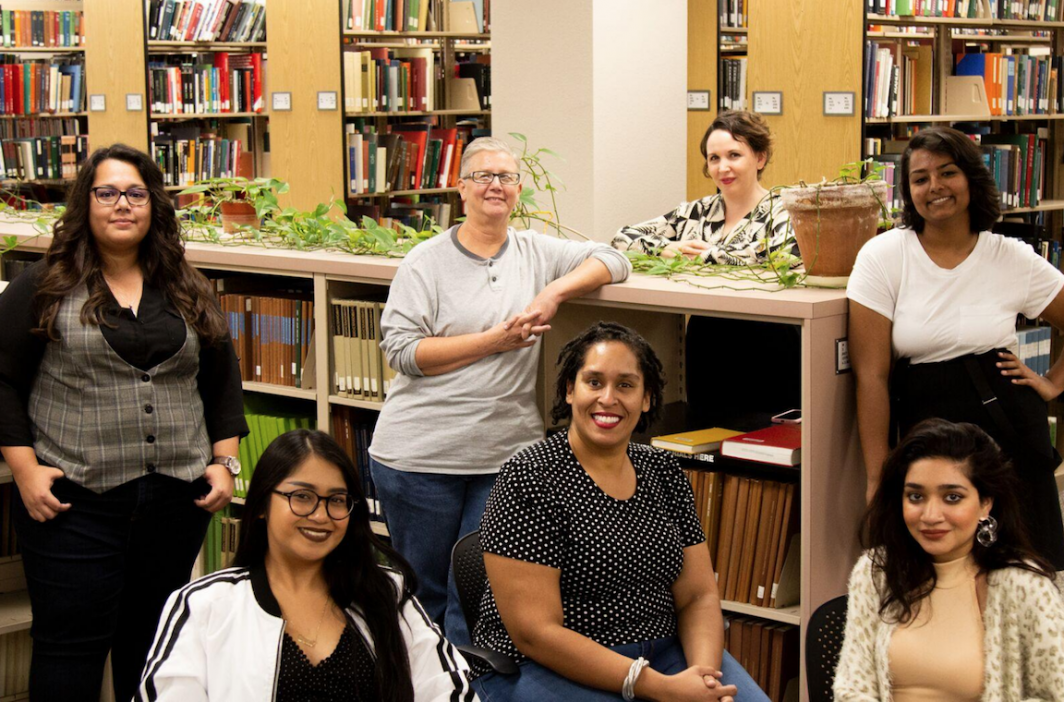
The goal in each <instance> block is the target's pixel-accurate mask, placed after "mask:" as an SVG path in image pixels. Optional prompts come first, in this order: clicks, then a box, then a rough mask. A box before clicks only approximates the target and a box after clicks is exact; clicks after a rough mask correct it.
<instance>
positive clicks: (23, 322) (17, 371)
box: [0, 262, 48, 446]
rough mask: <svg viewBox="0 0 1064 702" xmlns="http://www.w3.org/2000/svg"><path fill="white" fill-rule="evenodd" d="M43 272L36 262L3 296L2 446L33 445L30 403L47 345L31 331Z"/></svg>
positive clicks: (0, 354)
mask: <svg viewBox="0 0 1064 702" xmlns="http://www.w3.org/2000/svg"><path fill="white" fill-rule="evenodd" d="M43 272H44V263H43V262H38V263H35V264H33V265H32V266H30V267H29V268H27V269H26V270H25V271H23V272H22V275H20V276H19V277H17V278H15V280H14V281H12V282H11V284H9V285H8V286H7V288H6V289H5V290H4V292H3V293H0V446H33V431H32V426H33V423H32V421H31V420H30V416H29V413H28V411H27V404H28V402H29V396H30V390H31V389H32V387H33V381H34V379H36V377H37V370H38V368H40V365H41V358H42V357H43V356H44V349H45V347H46V344H47V343H48V342H47V341H45V340H44V339H42V338H41V337H39V336H34V335H33V334H32V333H30V330H32V329H33V328H34V327H36V326H37V318H36V315H35V313H34V309H33V298H34V297H35V296H36V294H37V285H38V283H39V281H40V277H41V275H42V273H43Z"/></svg>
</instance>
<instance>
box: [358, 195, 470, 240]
mask: <svg viewBox="0 0 1064 702" xmlns="http://www.w3.org/2000/svg"><path fill="white" fill-rule="evenodd" d="M414 199H415V198H411V197H396V198H389V199H388V200H387V201H386V202H385V204H383V205H375V204H364V202H363V201H361V200H351V201H348V202H347V203H346V205H347V217H348V219H350V220H351V221H352V222H356V223H358V224H362V223H363V222H364V221H365V218H366V217H368V218H370V219H372V220H373V221H374V222H376V223H377V224H379V225H381V226H382V227H386V228H388V229H395V228H396V227H397V226H398V225H399V224H402V225H404V226H407V227H410V228H411V229H413V230H415V231H419V232H423V231H428V230H429V229H430V228H431V227H432V225H434V224H435V225H438V226H440V227H442V228H443V229H447V228H448V227H450V226H451V224H452V223H453V222H452V216H451V203H449V202H447V199H446V198H445V197H442V196H436V195H419V196H417V197H416V199H417V202H413V200H414Z"/></svg>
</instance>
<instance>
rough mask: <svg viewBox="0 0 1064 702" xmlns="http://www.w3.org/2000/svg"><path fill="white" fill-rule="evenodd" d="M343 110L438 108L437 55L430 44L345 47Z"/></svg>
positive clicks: (424, 110)
mask: <svg viewBox="0 0 1064 702" xmlns="http://www.w3.org/2000/svg"><path fill="white" fill-rule="evenodd" d="M343 57H344V112H345V113H346V114H360V113H363V112H428V111H430V110H435V109H436V93H437V90H436V82H437V77H436V59H435V56H434V55H433V50H432V49H431V48H428V47H408V48H398V49H385V48H367V47H362V48H360V49H355V50H348V51H344V54H343Z"/></svg>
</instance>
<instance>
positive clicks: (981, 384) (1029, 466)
mask: <svg viewBox="0 0 1064 702" xmlns="http://www.w3.org/2000/svg"><path fill="white" fill-rule="evenodd" d="M998 360H999V357H998V349H995V350H993V351H988V352H986V353H983V354H979V355H969V356H962V357H960V358H955V359H951V360H949V361H942V362H940V363H920V364H915V365H913V364H910V363H909V362H908V359H901V360H899V361H898V362H897V363H896V364H895V366H894V370H893V372H892V373H891V379H890V384H891V421H892V423H893V424H894V426H895V427H896V429H895V431H893V432H892V438H896V437H899V436H905V435H906V434H907V433H908V432H909V430H910V429H912V428H913V426H915V425H916V424H918V423H919V422H921V421H923V420H924V419H929V418H931V417H939V418H941V419H946V420H949V421H951V422H970V423H972V424H975V425H977V426H979V427H980V428H982V429H983V430H984V431H986V433H988V434H989V435H990V436H992V437H993V438H994V440H995V441H997V442H998V444H999V445H1000V446H1001V448H1002V450H1004V452H1005V453H1006V455H1008V457H1009V458H1010V459H1011V460H1012V462H1013V465H1014V466H1015V468H1016V471H1017V474H1018V476H1019V478H1020V481H1021V484H1022V489H1021V493H1020V495H1018V498H1019V499H1018V501H1019V503H1020V511H1021V516H1022V517H1023V518H1024V521H1025V523H1026V526H1027V530H1028V537H1029V539H1030V541H1031V545H1032V546H1033V547H1034V549H1035V551H1036V552H1037V553H1039V554H1041V555H1042V556H1043V557H1044V558H1045V559H1046V560H1048V561H1049V562H1050V563H1052V564H1053V566H1054V567H1055V568H1056V569H1057V570H1064V521H1062V519H1061V509H1060V498H1059V495H1058V492H1057V484H1056V480H1055V478H1054V476H1053V473H1054V471H1055V470H1056V468H1057V466H1058V465H1060V461H1061V459H1060V454H1058V453H1057V451H1056V449H1055V448H1054V447H1053V445H1052V444H1051V443H1050V440H1049V422H1048V421H1047V416H1048V414H1047V408H1046V403H1045V402H1044V401H1043V400H1042V398H1040V397H1039V396H1038V393H1036V392H1035V391H1034V390H1033V389H1032V388H1029V387H1027V386H1023V385H1013V384H1012V382H1011V379H1010V378H1009V377H1006V376H1003V375H1001V369H999V368H997V367H996V365H995V364H996V363H997V361H998ZM995 405H996V407H995Z"/></svg>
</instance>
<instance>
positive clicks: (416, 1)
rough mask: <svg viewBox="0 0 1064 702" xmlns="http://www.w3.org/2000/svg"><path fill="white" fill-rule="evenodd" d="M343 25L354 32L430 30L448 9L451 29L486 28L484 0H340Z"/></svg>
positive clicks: (487, 8) (487, 14) (486, 4)
mask: <svg viewBox="0 0 1064 702" xmlns="http://www.w3.org/2000/svg"><path fill="white" fill-rule="evenodd" d="M341 11H342V13H343V14H342V20H343V24H344V28H345V29H347V30H349V31H354V32H434V31H439V30H441V29H443V26H444V24H443V13H444V12H447V13H448V19H449V20H450V22H449V29H450V31H452V32H464V33H471V34H472V33H475V34H483V33H484V32H486V31H488V27H489V24H490V21H489V17H490V12H491V8H490V6H489V2H488V0H343V6H342V9H341Z"/></svg>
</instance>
